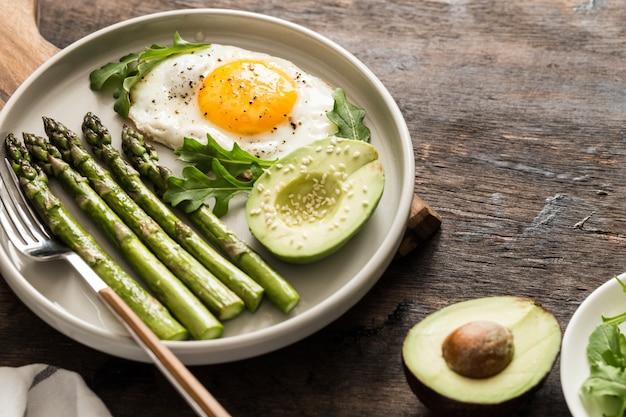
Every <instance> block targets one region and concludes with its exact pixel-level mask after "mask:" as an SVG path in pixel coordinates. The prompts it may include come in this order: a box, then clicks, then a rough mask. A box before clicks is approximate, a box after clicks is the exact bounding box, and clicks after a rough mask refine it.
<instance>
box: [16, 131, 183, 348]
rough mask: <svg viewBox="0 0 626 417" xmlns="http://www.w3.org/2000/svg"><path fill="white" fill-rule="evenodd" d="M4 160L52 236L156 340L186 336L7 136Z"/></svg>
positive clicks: (28, 157)
mask: <svg viewBox="0 0 626 417" xmlns="http://www.w3.org/2000/svg"><path fill="white" fill-rule="evenodd" d="M5 147H6V149H7V157H8V159H9V161H10V162H11V165H12V167H13V170H14V171H15V173H16V174H17V176H18V178H19V181H20V186H21V188H22V190H23V191H24V194H25V195H26V197H27V198H28V200H29V201H30V202H31V203H32V204H33V206H34V207H35V209H36V210H37V211H38V212H39V214H40V215H41V217H42V219H43V220H44V221H45V223H46V224H47V225H48V227H49V228H50V230H51V231H52V233H53V234H54V235H55V236H56V237H57V238H59V240H61V241H62V242H63V243H65V244H66V245H67V246H68V247H69V248H70V249H72V250H73V251H74V252H76V253H77V254H78V255H79V256H80V257H81V258H83V259H84V260H85V262H87V264H88V265H89V266H90V267H91V268H92V269H93V270H94V271H95V273H96V274H98V276H99V277H100V278H102V280H103V281H104V282H105V283H106V284H107V285H108V286H109V287H111V288H112V289H113V290H114V291H115V292H116V293H117V294H118V295H119V296H120V297H121V298H122V300H124V302H125V303H126V304H127V305H128V306H129V307H130V308H131V309H132V310H133V311H134V312H135V313H136V314H137V316H138V317H139V318H141V319H142V320H143V321H144V323H146V325H147V326H148V327H149V328H150V329H151V330H152V331H153V332H154V333H155V334H156V335H157V336H158V337H159V338H160V339H165V340H183V339H186V338H188V337H189V332H188V331H187V329H185V328H184V327H183V326H182V325H181V324H180V323H179V322H178V321H176V319H174V317H172V315H171V314H170V312H169V311H168V310H167V309H166V308H165V307H164V306H163V305H162V304H161V303H160V302H159V301H158V300H157V299H156V298H154V297H153V296H152V295H151V294H150V293H149V292H148V291H146V290H145V289H144V288H143V287H142V286H141V285H139V283H137V281H135V280H134V279H133V278H132V277H131V276H130V275H128V274H127V273H126V272H125V271H124V270H123V269H122V267H121V266H120V265H119V264H118V263H117V262H115V261H114V260H113V258H111V257H110V256H109V255H108V254H107V253H106V252H105V251H104V250H103V249H102V247H101V246H100V245H99V244H98V243H97V242H96V240H95V239H94V238H93V237H92V236H91V235H90V234H89V233H87V231H86V230H85V229H84V228H83V227H82V226H81V225H80V224H79V223H78V222H77V221H76V220H75V219H74V218H73V217H72V215H71V214H70V213H69V212H68V211H67V208H66V207H65V205H63V203H62V202H61V201H60V200H59V199H58V198H57V197H56V196H55V195H54V194H53V193H52V191H51V190H50V188H49V186H48V176H47V175H46V174H45V173H44V172H43V171H42V169H41V167H39V166H37V165H32V164H31V163H30V155H29V154H28V150H27V149H26V147H25V146H24V144H22V143H21V142H19V141H18V140H17V139H16V138H15V136H14V135H13V134H12V133H10V134H9V135H8V136H7V138H6V140H5Z"/></svg>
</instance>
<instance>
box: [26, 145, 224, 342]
mask: <svg viewBox="0 0 626 417" xmlns="http://www.w3.org/2000/svg"><path fill="white" fill-rule="evenodd" d="M24 141H25V143H26V147H27V148H28V150H29V152H30V155H31V157H32V158H33V159H34V160H35V161H37V162H38V163H39V164H40V166H42V167H43V168H44V170H45V171H46V173H47V174H48V175H52V176H54V177H56V178H57V179H58V180H59V181H60V183H61V185H62V186H63V188H65V190H66V191H67V192H68V193H69V194H70V195H72V196H73V197H74V201H76V203H77V205H78V207H79V208H80V209H81V210H82V211H83V212H85V213H86V214H87V215H88V216H89V217H90V218H91V220H93V222H94V223H95V224H96V225H97V226H98V227H99V228H100V229H101V230H102V231H103V232H104V233H105V235H106V236H107V238H108V239H109V240H110V241H111V242H112V243H113V244H114V245H115V246H116V247H117V249H118V250H119V251H120V253H121V254H122V255H123V256H124V257H125V258H126V260H127V261H128V263H129V264H130V265H131V267H133V269H134V270H135V271H136V272H137V273H138V274H139V276H140V277H141V278H142V279H143V280H144V281H145V282H146V284H148V286H149V287H150V289H152V291H153V292H154V294H155V295H156V297H157V298H158V299H160V300H161V302H162V303H163V304H164V305H165V306H166V307H167V308H168V309H169V310H170V311H171V312H172V314H173V315H174V316H175V317H176V318H177V319H178V320H179V321H180V322H181V323H182V324H183V325H184V326H185V327H186V328H187V329H188V330H189V332H190V333H191V335H192V336H193V337H194V338H195V339H213V338H216V337H219V336H221V335H222V333H223V331H224V326H223V325H222V324H221V323H220V322H219V321H218V320H217V318H215V316H213V314H211V312H210V311H209V310H208V309H207V308H206V307H205V306H204V304H202V303H201V302H200V300H199V299H198V298H197V297H196V296H194V295H193V293H192V292H191V291H190V290H189V289H188V288H187V287H186V286H185V285H183V283H182V282H181V281H180V280H179V279H178V278H177V277H176V276H175V275H174V274H173V273H172V272H171V271H170V270H169V269H167V268H166V267H165V265H163V263H161V262H160V261H159V260H158V259H157V257H156V256H155V255H154V254H153V253H152V252H151V251H150V250H149V249H148V248H147V247H146V246H145V245H144V244H143V243H142V242H141V241H140V240H139V238H138V237H137V236H136V235H135V234H134V233H133V232H132V230H130V228H129V227H128V226H126V224H125V223H124V222H123V221H122V220H121V219H120V218H119V216H117V215H116V214H115V213H114V212H113V211H112V210H111V208H110V207H109V206H108V205H107V204H106V203H105V202H104V201H103V200H102V198H100V196H99V195H98V194H97V193H96V192H95V191H94V190H93V189H92V188H91V187H90V186H89V183H88V182H87V179H85V178H84V177H83V176H81V175H80V174H79V173H78V172H76V171H74V170H73V169H72V167H70V165H69V164H68V163H66V162H65V161H63V159H62V158H61V155H60V153H59V151H58V150H57V149H56V148H55V147H54V146H52V145H50V144H48V143H47V141H46V140H45V139H44V138H41V137H37V136H36V135H33V134H29V133H24ZM39 161H41V162H39Z"/></svg>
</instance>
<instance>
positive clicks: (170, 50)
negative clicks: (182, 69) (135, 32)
mask: <svg viewBox="0 0 626 417" xmlns="http://www.w3.org/2000/svg"><path fill="white" fill-rule="evenodd" d="M207 47H209V44H207V43H191V42H187V41H186V40H184V39H183V38H182V37H181V36H180V34H179V33H178V32H176V33H175V34H174V41H173V44H172V46H169V47H168V46H162V45H156V44H154V45H152V46H150V47H148V48H146V49H145V50H144V51H143V52H141V53H139V54H137V53H131V54H128V55H126V56H123V57H122V58H120V60H119V61H118V62H110V63H108V64H106V65H104V66H102V67H101V68H100V69H97V70H94V71H92V72H91V73H90V74H89V81H90V87H91V89H92V90H96V91H97V90H102V89H103V88H104V87H105V85H112V87H113V88H114V91H113V98H115V99H116V100H115V104H114V105H113V108H114V109H115V111H116V112H117V113H119V114H120V115H122V116H123V117H127V116H128V111H129V109H130V90H131V89H132V88H133V86H134V85H135V84H136V83H137V81H139V80H140V79H141V78H142V77H143V76H144V75H146V74H147V73H149V72H150V71H151V70H152V68H154V67H155V66H157V65H158V64H159V63H160V62H162V61H164V60H165V59H167V58H170V57H172V56H174V55H178V54H183V53H189V52H193V51H198V50H201V49H205V48H207Z"/></svg>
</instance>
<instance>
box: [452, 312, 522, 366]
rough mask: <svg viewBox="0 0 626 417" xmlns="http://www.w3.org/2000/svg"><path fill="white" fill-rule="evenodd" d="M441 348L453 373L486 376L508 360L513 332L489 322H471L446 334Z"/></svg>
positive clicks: (511, 356)
mask: <svg viewBox="0 0 626 417" xmlns="http://www.w3.org/2000/svg"><path fill="white" fill-rule="evenodd" d="M441 351H442V354H443V358H444V359H445V361H446V364H447V365H448V366H449V367H450V369H452V370H453V371H454V372H456V373H458V374H460V375H463V376H465V377H468V378H488V377H490V376H493V375H496V374H498V373H500V372H501V371H502V370H503V369H504V368H506V367H507V366H508V365H509V363H511V360H512V359H513V353H514V351H515V347H514V345H513V333H511V331H510V330H509V329H507V328H506V327H504V326H502V325H501V324H499V323H496V322H493V321H472V322H469V323H466V324H464V325H462V326H460V327H458V328H456V329H455V330H454V331H453V332H452V333H450V334H449V335H448V336H447V337H446V339H445V340H444V341H443V344H442V346H441Z"/></svg>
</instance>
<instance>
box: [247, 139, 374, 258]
mask: <svg viewBox="0 0 626 417" xmlns="http://www.w3.org/2000/svg"><path fill="white" fill-rule="evenodd" d="M384 184H385V175H384V171H383V166H382V163H381V162H380V160H379V159H378V152H377V150H376V148H374V147H373V146H372V145H370V144H369V143H367V142H362V141H358V140H352V139H342V138H336V137H329V138H326V139H321V140H318V141H315V142H313V143H311V144H309V145H306V146H302V147H300V148H297V149H296V150H294V151H293V152H291V153H289V154H288V155H286V156H284V157H282V158H280V159H279V160H278V161H277V162H276V163H275V164H274V165H272V166H271V167H270V168H269V169H267V170H266V171H265V173H264V174H263V175H261V177H259V179H258V180H257V181H256V183H255V185H254V188H253V189H252V190H251V192H250V195H249V196H248V201H247V203H246V219H247V221H248V226H249V228H250V231H251V233H252V234H253V235H254V237H256V239H257V240H258V241H259V242H261V244H262V245H263V246H265V247H266V248H267V249H268V250H269V251H270V252H271V253H273V254H274V255H275V256H277V257H278V258H280V259H282V260H284V261H287V262H292V263H309V262H313V261H317V260H319V259H322V258H324V257H326V256H328V255H330V254H332V253H334V252H335V251H337V250H338V249H339V248H341V247H342V246H343V245H344V244H345V243H346V242H347V241H348V240H349V239H350V238H351V237H352V236H354V234H355V233H356V232H358V231H359V230H360V229H361V227H362V226H363V225H364V224H365V222H366V221H367V220H368V219H369V218H370V216H371V215H372V213H373V212H374V210H375V209H376V206H377V205H378V202H379V200H380V197H381V195H382V193H383V188H384Z"/></svg>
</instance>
